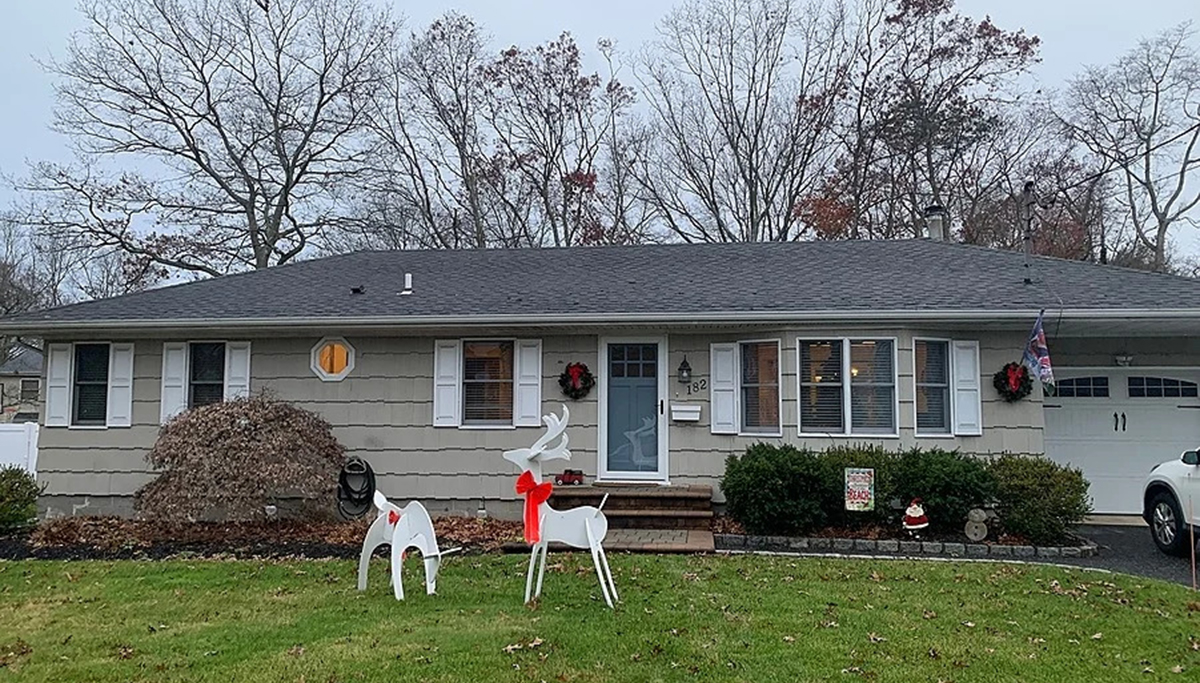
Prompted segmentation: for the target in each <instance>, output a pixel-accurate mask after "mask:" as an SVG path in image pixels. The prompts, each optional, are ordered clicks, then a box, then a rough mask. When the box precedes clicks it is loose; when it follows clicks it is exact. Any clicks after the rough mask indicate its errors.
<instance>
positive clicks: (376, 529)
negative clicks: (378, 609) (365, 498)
mask: <svg viewBox="0 0 1200 683" xmlns="http://www.w3.org/2000/svg"><path fill="white" fill-rule="evenodd" d="M375 507H376V508H378V509H379V516H378V517H376V518H375V521H374V522H372V523H371V527H370V528H369V529H367V536H366V538H364V539H363V547H362V554H361V555H360V556H359V558H358V590H360V591H365V590H366V589H367V568H368V567H370V565H371V554H372V553H374V552H375V549H376V548H378V547H379V546H381V545H385V544H389V543H390V544H391V546H392V571H391V579H392V588H393V589H394V590H395V593H396V599H397V600H403V599H404V584H403V583H401V581H400V577H401V575H402V572H401V569H403V565H404V555H405V551H407V550H408V549H409V548H416V549H417V550H420V551H421V557H422V558H423V559H424V560H425V592H426V593H428V594H429V595H433V594H434V593H435V592H436V591H437V574H438V568H439V567H441V565H442V557H444V556H446V555H449V554H450V553H453V552H456V551H458V550H461V548H451V549H449V550H445V551H442V550H438V544H437V534H436V533H434V531H433V520H431V519H430V518H429V512H428V511H426V510H425V506H424V505H421V504H420V503H418V502H416V501H413V502H411V503H409V504H408V505H406V506H404V507H403V508H400V507H397V506H395V505H392V504H391V503H389V502H388V499H387V498H386V497H385V496H384V495H383V494H382V493H380V492H379V491H376V492H375Z"/></svg>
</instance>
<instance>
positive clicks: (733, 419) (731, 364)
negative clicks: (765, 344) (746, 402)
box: [708, 344, 738, 434]
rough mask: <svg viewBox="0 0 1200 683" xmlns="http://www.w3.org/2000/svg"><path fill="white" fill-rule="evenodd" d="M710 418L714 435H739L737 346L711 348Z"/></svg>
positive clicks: (715, 346)
mask: <svg viewBox="0 0 1200 683" xmlns="http://www.w3.org/2000/svg"><path fill="white" fill-rule="evenodd" d="M709 361H710V362H709V366H710V368H709V381H708V387H709V400H710V403H711V405H710V406H709V417H710V418H711V420H710V421H711V423H712V433H713V434H737V431H738V420H737V408H738V400H737V365H738V364H737V344H713V345H712V346H711V347H709Z"/></svg>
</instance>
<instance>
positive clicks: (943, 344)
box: [913, 339, 951, 434]
mask: <svg viewBox="0 0 1200 683" xmlns="http://www.w3.org/2000/svg"><path fill="white" fill-rule="evenodd" d="M913 354H914V361H915V370H916V378H915V379H916V385H917V395H916V399H917V434H950V433H951V425H950V342H948V341H935V340H928V339H917V340H914V342H913Z"/></svg>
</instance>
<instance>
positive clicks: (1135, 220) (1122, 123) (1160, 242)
mask: <svg viewBox="0 0 1200 683" xmlns="http://www.w3.org/2000/svg"><path fill="white" fill-rule="evenodd" d="M1060 119H1061V121H1062V123H1063V125H1064V126H1065V127H1066V129H1067V131H1069V133H1070V134H1071V135H1072V136H1073V137H1074V138H1075V139H1077V140H1078V141H1080V142H1081V143H1082V144H1084V145H1085V146H1086V147H1087V148H1088V149H1089V150H1091V151H1092V152H1093V153H1094V154H1096V155H1097V156H1098V157H1100V158H1101V159H1103V160H1104V162H1105V163H1106V165H1107V166H1108V167H1109V168H1111V169H1113V171H1114V172H1115V173H1116V174H1117V176H1118V178H1119V180H1120V186H1121V190H1122V192H1121V199H1122V203H1123V207H1124V210H1125V217H1126V219H1127V220H1128V223H1129V226H1130V227H1131V228H1132V230H1133V233H1134V235H1135V236H1136V238H1137V240H1138V241H1139V242H1140V243H1141V245H1142V247H1143V248H1144V250H1145V251H1147V252H1149V253H1150V255H1151V258H1150V266H1151V268H1152V269H1154V270H1164V269H1166V268H1167V267H1168V265H1169V260H1170V259H1169V253H1168V249H1169V246H1170V237H1171V234H1172V230H1173V229H1174V227H1175V225H1176V224H1178V223H1180V222H1187V223H1190V224H1192V225H1196V220H1195V219H1194V218H1193V217H1190V216H1189V212H1191V211H1192V210H1193V209H1195V208H1196V207H1197V205H1200V181H1198V179H1197V174H1196V171H1197V169H1200V51H1198V50H1197V43H1196V34H1195V32H1194V31H1193V29H1192V26H1191V25H1190V24H1182V25H1180V26H1177V27H1175V28H1173V29H1171V30H1168V31H1165V32H1163V33H1160V34H1159V35H1157V36H1155V37H1154V38H1152V39H1149V40H1144V41H1142V42H1141V44H1139V45H1138V47H1137V48H1135V49H1134V50H1132V51H1130V52H1129V53H1128V54H1126V55H1125V56H1124V57H1122V58H1121V59H1120V60H1118V61H1117V62H1116V63H1114V64H1112V65H1109V66H1103V67H1090V68H1088V69H1086V70H1085V71H1084V72H1083V73H1082V74H1080V75H1079V76H1077V77H1076V78H1075V79H1074V80H1072V82H1071V84H1070V87H1069V88H1068V90H1067V93H1066V100H1065V102H1064V104H1063V108H1062V113H1061V114H1060ZM1189 181H1190V182H1189Z"/></svg>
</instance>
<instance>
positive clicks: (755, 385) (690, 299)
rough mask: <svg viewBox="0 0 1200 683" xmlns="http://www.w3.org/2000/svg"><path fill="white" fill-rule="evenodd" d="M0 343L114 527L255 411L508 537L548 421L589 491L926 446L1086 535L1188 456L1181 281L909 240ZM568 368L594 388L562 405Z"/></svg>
mask: <svg viewBox="0 0 1200 683" xmlns="http://www.w3.org/2000/svg"><path fill="white" fill-rule="evenodd" d="M1041 309H1045V310H1046V314H1045V328H1046V333H1047V336H1048V338H1049V346H1050V352H1051V357H1052V360H1053V363H1054V369H1055V372H1056V375H1057V378H1058V388H1059V391H1058V394H1057V395H1056V396H1053V397H1045V396H1044V395H1043V392H1042V390H1041V389H1040V388H1035V390H1034V392H1033V394H1032V395H1030V396H1028V397H1027V398H1025V399H1023V400H1020V401H1017V402H1013V403H1008V402H1005V401H1003V400H1002V399H1001V397H1000V396H999V394H998V392H997V390H996V389H995V388H994V387H993V385H992V378H993V374H994V373H996V372H997V371H998V370H1000V368H1001V367H1002V366H1003V365H1004V364H1005V363H1008V362H1010V361H1016V360H1019V359H1020V358H1021V355H1022V351H1023V349H1024V347H1025V345H1026V341H1027V338H1028V336H1029V333H1030V329H1031V327H1032V325H1033V323H1034V320H1035V318H1036V317H1037V315H1038V312H1039V311H1040V310H1041ZM0 333H3V334H18V333H19V334H22V335H36V336H40V337H43V338H44V339H45V342H46V347H45V348H46V350H47V363H46V372H45V403H44V406H43V409H42V425H43V429H42V432H41V443H40V457H39V463H40V466H39V469H40V473H39V476H40V477H41V479H42V480H43V481H44V482H45V484H46V486H47V488H46V493H45V500H44V506H45V507H47V508H53V509H56V510H70V509H72V508H71V506H74V505H81V504H84V503H85V502H86V504H87V505H88V508H87V510H88V511H89V512H113V513H121V514H124V513H128V512H129V511H130V509H131V496H132V494H133V493H134V492H135V491H136V490H137V489H138V488H139V487H140V486H142V485H143V484H145V483H146V482H148V481H150V480H151V478H153V477H154V473H153V472H152V471H151V470H150V469H149V468H148V466H147V464H146V462H145V460H144V456H145V454H146V452H147V451H148V449H149V448H150V447H151V445H152V444H153V443H154V440H155V437H156V435H157V433H158V429H159V426H160V425H162V424H163V423H164V422H166V421H167V420H169V419H171V418H172V417H173V416H175V415H177V414H178V413H180V412H181V411H184V410H187V409H189V408H190V407H194V406H199V405H203V404H206V403H211V402H213V401H221V400H225V399H228V398H232V397H237V396H244V395H247V394H250V393H257V392H264V391H269V392H272V393H273V394H275V395H276V396H278V397H280V398H283V399H286V400H289V401H294V402H296V403H297V404H299V405H301V406H304V407H306V408H309V409H312V410H314V411H317V412H319V413H320V414H321V415H323V416H324V417H325V418H326V419H327V420H329V421H330V422H331V423H332V424H333V425H334V427H335V431H336V435H337V437H338V438H339V439H340V440H341V442H342V443H343V444H344V445H345V446H346V448H347V449H348V451H349V453H350V454H353V455H360V456H363V457H364V458H366V459H367V460H368V461H370V462H371V464H372V465H373V467H374V469H375V470H376V472H377V473H378V474H379V479H378V481H379V485H380V487H381V489H382V490H383V491H385V492H386V493H387V494H388V495H389V496H392V497H395V498H397V499H420V500H422V501H424V502H425V503H426V504H427V505H429V506H430V507H431V508H432V509H438V510H458V511H467V512H471V513H474V512H475V511H477V510H479V509H480V508H481V507H482V508H484V509H487V510H488V511H489V512H491V513H492V514H495V515H500V516H512V517H515V516H516V515H517V514H518V511H519V504H518V503H519V502H518V500H517V498H516V495H515V493H514V490H513V482H514V479H515V475H516V474H517V473H516V472H515V471H514V470H513V469H512V467H511V465H509V463H507V462H506V461H504V460H503V459H502V458H501V452H502V451H503V450H505V449H509V448H515V447H521V446H528V445H529V444H530V443H531V442H533V441H534V440H535V439H536V438H537V437H538V435H539V434H540V429H539V418H540V416H541V415H542V414H543V413H546V412H549V411H557V410H558V406H559V404H563V403H566V404H569V405H570V408H571V425H570V428H569V432H568V433H569V436H570V448H571V451H572V453H573V459H572V460H571V462H570V466H571V467H573V468H580V469H583V470H584V471H585V473H586V475H587V477H588V479H589V480H592V479H595V480H598V481H601V482H639V483H662V484H666V483H671V484H710V485H714V487H715V486H716V484H717V483H718V480H719V478H720V477H721V474H722V472H723V470H724V464H725V458H726V457H727V456H729V455H731V454H737V453H741V452H743V451H744V449H745V448H746V447H747V446H748V445H750V444H752V443H755V442H758V441H767V442H776V443H779V442H786V443H792V444H796V445H802V446H808V447H812V448H817V449H821V448H826V447H829V446H834V445H838V444H853V443H870V444H880V445H883V446H885V447H888V448H911V447H940V448H947V449H960V450H961V451H963V452H966V453H972V454H979V455H981V456H987V455H992V454H999V453H1016V454H1030V455H1046V456H1048V457H1051V458H1053V459H1055V460H1058V461H1062V462H1067V463H1071V464H1074V465H1075V466H1078V467H1081V468H1083V470H1084V472H1085V474H1086V475H1087V476H1088V478H1089V479H1090V481H1091V484H1092V492H1093V495H1094V498H1095V507H1096V509H1097V511H1098V512H1110V513H1131V512H1140V511H1141V505H1142V501H1141V500H1140V495H1141V494H1140V487H1139V486H1138V484H1139V483H1140V481H1141V478H1142V477H1143V475H1144V474H1145V473H1146V471H1147V470H1148V469H1149V468H1150V466H1151V465H1152V464H1154V463H1157V462H1159V461H1161V460H1165V459H1168V458H1171V457H1174V456H1176V455H1178V453H1179V452H1180V451H1181V450H1184V449H1187V448H1194V447H1195V446H1197V445H1200V395H1198V392H1197V385H1198V383H1200V338H1198V336H1197V333H1200V282H1197V281H1194V280H1191V279H1186V278H1181V277H1172V276H1168V275H1160V274H1152V273H1145V272H1138V271H1133V270H1126V269H1121V268H1116V267H1111V266H1104V265H1097V264H1090V263H1082V262H1075V261H1066V260H1058V259H1052V258H1042V257H1029V258H1028V259H1026V258H1025V257H1023V255H1022V254H1019V253H1010V252H1003V251H994V250H988V249H984V248H980V247H974V246H966V245H961V244H954V243H949V242H944V241H933V240H928V239H922V240H905V241H845V242H799V243H770V244H724V245H711V244H705V245H687V244H676V245H647V246H615V247H583V248H555V249H526V250H487V251H393V252H364V253H355V254H349V255H344V256H335V257H330V258H323V259H317V260H311V261H305V262H300V263H294V264H289V265H285V266H280V267H276V268H271V269H268V270H262V271H256V272H248V273H241V274H236V275H229V276H226V277H220V278H215V279H211V280H205V281H201V282H195V283H189V284H181V285H176V286H170V287H164V288H161V289H155V290H151V291H146V292H141V293H136V294H130V295H127V296H122V297H117V298H114V299H107V300H102V301H93V302H88V303H82V304H77V305H72V306H65V307H62V308H56V309H52V310H48V311H43V312H38V313H33V314H28V315H23V316H19V317H15V318H9V319H6V320H3V321H0ZM573 363H583V364H585V365H586V366H587V369H588V372H589V373H591V374H592V375H593V376H594V378H595V382H596V383H595V387H594V389H593V390H591V391H590V392H589V393H587V394H586V395H585V396H582V397H581V398H578V399H577V400H576V399H571V398H568V397H567V396H564V391H563V389H562V388H561V387H560V377H561V376H562V374H563V373H564V371H565V369H566V367H567V366H568V365H569V364H573ZM580 372H581V369H579V368H576V369H575V374H576V376H580ZM716 498H717V500H718V502H719V501H720V492H719V490H718V491H717V492H716Z"/></svg>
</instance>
